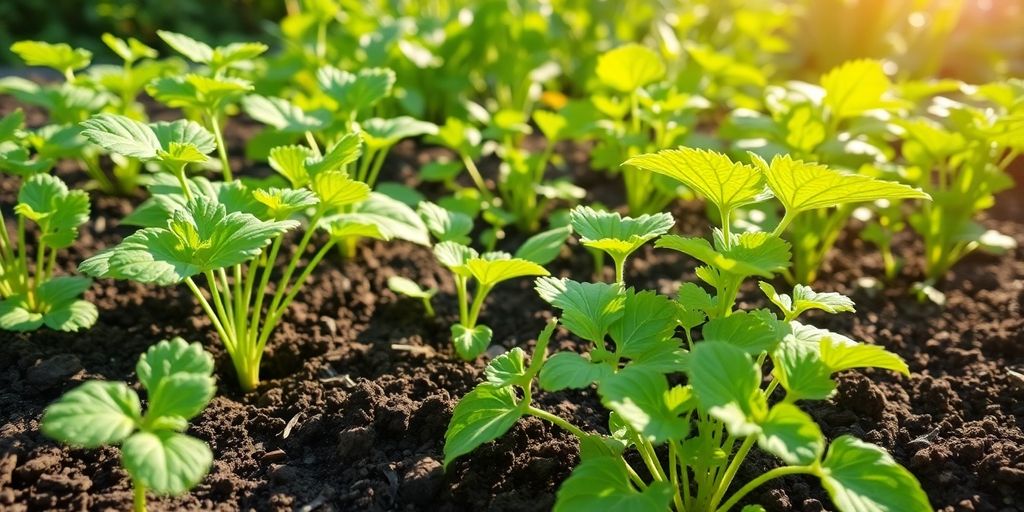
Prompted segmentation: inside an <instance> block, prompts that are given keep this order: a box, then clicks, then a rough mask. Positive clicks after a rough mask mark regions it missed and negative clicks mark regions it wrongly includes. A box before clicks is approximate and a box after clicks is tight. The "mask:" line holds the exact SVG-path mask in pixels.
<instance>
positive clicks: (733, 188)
mask: <svg viewBox="0 0 1024 512" xmlns="http://www.w3.org/2000/svg"><path fill="white" fill-rule="evenodd" d="M750 158H751V159H752V160H753V161H754V165H752V166H751V165H746V164H742V163H738V162H733V161H732V160H730V159H729V157H727V156H725V155H722V154H721V153H716V152H712V151H704V150H697V149H691V148H681V149H673V150H663V151H659V152H658V153H654V154H647V155H639V156H636V157H634V158H631V159H630V160H629V161H627V162H626V164H628V165H632V166H634V167H636V168H638V169H643V170H647V171H651V172H655V173H659V174H663V175H665V176H668V177H671V178H673V179H675V180H678V181H679V182H681V183H683V184H685V185H686V186H688V187H690V188H691V189H692V190H694V191H696V192H697V193H699V194H701V195H702V196H703V197H704V198H706V199H707V200H708V201H709V202H710V203H711V205H712V206H714V207H715V208H717V212H718V214H719V217H720V222H721V225H722V226H723V228H722V230H723V241H725V240H728V239H729V238H730V236H731V234H730V233H731V223H732V218H733V217H732V214H733V212H734V211H735V210H736V208H738V207H741V206H746V205H750V204H753V203H757V202H760V201H763V200H765V199H768V198H769V197H772V196H774V197H775V198H776V199H778V201H779V203H781V204H782V207H783V210H784V215H783V217H782V219H781V221H780V222H779V223H778V225H776V226H775V228H774V231H773V234H774V235H776V236H782V235H784V234H785V233H787V229H789V228H790V226H791V225H793V224H794V223H796V222H800V221H801V219H803V218H804V217H806V216H808V215H809V216H812V217H813V218H814V219H818V218H820V216H818V212H820V211H821V210H826V209H835V208H837V207H844V206H849V205H854V204H858V203H870V202H873V201H878V200H883V199H884V200H890V201H895V200H899V199H930V197H929V195H928V194H926V193H924V192H923V191H921V190H920V189H917V188H912V187H909V186H907V185H904V184H901V183H895V182H890V181H883V180H878V179H875V178H871V177H869V176H865V175H861V174H846V173H842V172H839V171H836V170H833V169H830V168H828V167H826V166H824V165H820V164H816V163H807V162H803V161H800V160H794V159H792V158H790V157H789V156H788V155H785V156H776V157H775V158H773V159H772V161H771V163H770V164H769V163H768V162H766V161H765V160H764V159H762V158H761V157H759V156H757V155H754V154H752V153H751V154H750ZM719 205H725V206H724V207H722V206H719ZM840 217H841V218H842V219H845V218H846V217H845V216H840ZM840 217H832V218H840ZM843 224H844V223H840V224H838V225H837V226H836V227H835V229H840V228H841V227H842V225H843ZM829 225H830V226H832V225H833V224H829ZM821 229H824V227H821ZM807 233H808V232H807V231H804V230H802V229H801V230H797V231H794V232H793V234H792V235H791V236H790V239H791V243H792V245H793V247H794V248H795V250H796V251H797V252H799V251H808V252H816V251H820V249H821V245H820V241H821V239H820V236H819V235H820V233H818V234H815V235H814V236H804V235H807ZM797 235H800V236H799V237H798V236H797ZM794 259H795V261H807V260H805V259H802V258H796V257H794ZM814 271H815V272H816V271H817V269H816V268H815V269H814ZM785 275H786V276H787V278H789V279H790V280H791V281H799V280H802V279H800V278H801V277H803V278H806V277H808V276H807V275H803V276H798V275H793V274H792V272H788V271H787V272H785Z"/></svg>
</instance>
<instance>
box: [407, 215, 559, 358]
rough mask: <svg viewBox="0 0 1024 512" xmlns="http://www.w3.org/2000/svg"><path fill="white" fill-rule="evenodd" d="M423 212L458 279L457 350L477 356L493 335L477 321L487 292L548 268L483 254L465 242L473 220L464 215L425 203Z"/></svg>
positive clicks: (440, 254)
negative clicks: (473, 285)
mask: <svg viewBox="0 0 1024 512" xmlns="http://www.w3.org/2000/svg"><path fill="white" fill-rule="evenodd" d="M420 215H421V216H422V217H423V219H424V222H425V223H426V225H427V228H428V229H429V230H430V232H431V233H432V234H433V235H434V237H435V238H437V239H438V240H439V243H437V244H436V245H434V256H435V257H436V258H437V261H438V262H439V263H441V265H444V267H445V268H447V269H448V270H450V271H451V272H452V278H453V279H454V280H455V291H456V293H457V294H458V301H459V322H458V323H457V324H455V325H453V326H452V327H451V331H452V343H453V344H454V345H455V352H456V353H457V354H458V355H459V357H461V358H462V359H465V360H467V361H470V360H473V359H476V357H477V356H479V355H480V354H482V353H484V351H486V350H487V347H488V345H490V343H491V338H492V336H493V331H491V328H490V327H487V326H486V325H482V324H479V323H478V322H479V319H480V312H481V310H482V309H483V306H484V300H485V299H486V298H487V295H488V294H490V293H491V291H492V290H493V289H494V287H495V286H497V285H498V284H500V283H502V282H504V281H508V280H510V279H516V278H519V277H528V276H546V275H548V271H547V270H545V269H544V267H543V266H541V265H540V264H538V263H535V262H533V261H530V260H527V259H524V258H521V257H513V256H512V255H511V254H509V253H506V252H493V251H492V252H486V253H483V254H480V253H478V252H477V251H476V250H475V249H473V248H472V247H469V246H468V245H466V244H468V243H469V232H470V231H471V230H472V228H473V222H472V219H470V218H469V217H467V216H465V215H462V214H459V213H456V212H451V211H448V210H445V209H444V208H441V207H439V206H437V205H434V204H432V203H426V202H425V203H421V205H420ZM566 236H567V234H566ZM562 243H564V239H563V240H562ZM560 245H561V244H559V246H560ZM531 252H533V251H531ZM533 253H534V254H536V255H539V256H541V257H546V256H548V254H550V252H548V253H547V254H545V251H536V252H533ZM471 282H472V283H474V284H475V287H474V289H473V294H472V304H471V303H470V293H469V290H470V283H471Z"/></svg>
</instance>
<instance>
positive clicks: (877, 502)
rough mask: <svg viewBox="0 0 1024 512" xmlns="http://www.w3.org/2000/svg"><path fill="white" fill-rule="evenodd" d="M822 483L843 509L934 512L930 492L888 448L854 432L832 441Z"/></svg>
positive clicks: (844, 511)
mask: <svg viewBox="0 0 1024 512" xmlns="http://www.w3.org/2000/svg"><path fill="white" fill-rule="evenodd" d="M821 483H822V485H824V487H825V490H826V491H828V495H829V497H831V498H832V502H833V503H835V504H836V507H838V508H839V510H841V511H842V512H930V511H932V510H934V509H933V508H932V506H931V504H929V503H928V496H927V495H925V493H924V491H923V490H921V484H920V483H918V481H917V479H916V478H914V475H912V474H911V473H910V472H909V471H907V470H906V469H904V468H903V467H902V466H900V465H899V464H897V463H896V461H894V460H893V459H892V457H891V456H889V454H888V453H885V450H883V449H881V448H879V447H877V446H874V445H872V444H868V443H865V442H864V441H861V440H859V439H857V438H855V437H852V436H848V435H847V436H840V437H838V438H836V440H834V441H832V444H831V445H830V446H829V448H828V455H826V456H825V461H824V463H823V464H822V468H821Z"/></svg>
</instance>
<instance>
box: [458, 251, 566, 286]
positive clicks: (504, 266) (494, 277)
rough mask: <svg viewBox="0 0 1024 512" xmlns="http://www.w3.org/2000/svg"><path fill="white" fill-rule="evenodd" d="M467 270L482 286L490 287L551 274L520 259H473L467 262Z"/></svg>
mask: <svg viewBox="0 0 1024 512" xmlns="http://www.w3.org/2000/svg"><path fill="white" fill-rule="evenodd" d="M466 268H467V269H468V270H469V273H470V274H471V275H472V276H473V277H474V278H476V280H477V281H479V282H480V285H481V286H488V287H490V286H494V285H496V284H498V283H501V282H502V281H508V280H509V279H515V278H518V277H529V276H546V275H548V274H549V273H548V271H547V270H546V269H545V268H544V267H542V266H540V265H538V264H536V263H534V262H532V261H527V260H524V259H520V258H511V259H500V260H488V259H485V258H471V259H470V260H469V261H467V262H466Z"/></svg>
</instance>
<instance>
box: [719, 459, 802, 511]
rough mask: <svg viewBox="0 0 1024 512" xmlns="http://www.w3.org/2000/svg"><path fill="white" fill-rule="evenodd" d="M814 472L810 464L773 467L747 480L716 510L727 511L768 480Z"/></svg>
mask: <svg viewBox="0 0 1024 512" xmlns="http://www.w3.org/2000/svg"><path fill="white" fill-rule="evenodd" d="M814 473H815V471H814V468H813V467H812V466H784V467H781V468H775V469H773V470H771V471H768V472H767V473H764V474H762V475H761V476H758V477H757V478H755V479H753V480H751V481H750V482H747V485H744V486H743V487H741V488H740V490H738V491H736V493H735V494H733V495H732V497H731V498H729V501H727V502H725V504H723V505H722V506H721V507H719V508H718V509H717V511H716V512H728V511H729V509H731V508H732V507H734V506H736V504H737V503H739V502H740V500H742V499H743V497H744V496H746V495H747V494H749V493H750V491H753V490H754V489H756V488H758V487H759V486H761V485H763V484H764V483H765V482H767V481H769V480H772V479H775V478H780V477H783V476H789V475H806V474H814Z"/></svg>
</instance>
